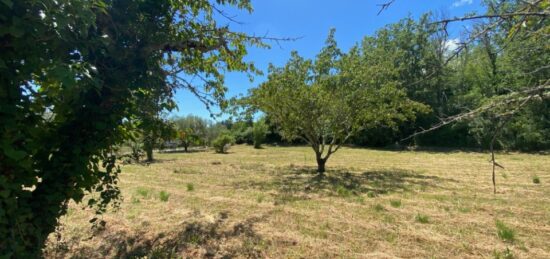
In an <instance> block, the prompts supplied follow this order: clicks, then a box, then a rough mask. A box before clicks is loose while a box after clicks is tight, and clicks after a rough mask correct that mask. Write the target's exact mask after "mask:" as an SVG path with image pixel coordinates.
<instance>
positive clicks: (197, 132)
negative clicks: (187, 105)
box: [173, 115, 208, 152]
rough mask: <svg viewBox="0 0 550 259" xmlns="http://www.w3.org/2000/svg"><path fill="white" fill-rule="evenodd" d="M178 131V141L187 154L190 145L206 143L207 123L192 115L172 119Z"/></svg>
mask: <svg viewBox="0 0 550 259" xmlns="http://www.w3.org/2000/svg"><path fill="white" fill-rule="evenodd" d="M173 122H174V124H175V125H176V128H177V131H178V140H179V141H180V143H181V145H182V146H183V148H184V149H185V152H187V149H188V148H189V147H190V146H192V145H200V144H204V143H205V142H206V138H207V127H208V121H206V120H204V119H202V118H200V117H198V116H193V115H188V116H186V117H183V118H175V119H173Z"/></svg>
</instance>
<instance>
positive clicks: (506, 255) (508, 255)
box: [493, 247, 516, 259]
mask: <svg viewBox="0 0 550 259" xmlns="http://www.w3.org/2000/svg"><path fill="white" fill-rule="evenodd" d="M493 258H495V259H514V258H516V257H515V256H514V254H513V253H512V250H510V248H508V247H506V249H505V250H504V251H502V252H499V251H497V250H494V251H493Z"/></svg>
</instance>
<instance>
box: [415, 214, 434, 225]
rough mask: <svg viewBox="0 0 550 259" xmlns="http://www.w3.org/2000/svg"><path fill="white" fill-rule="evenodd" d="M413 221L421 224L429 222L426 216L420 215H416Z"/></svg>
mask: <svg viewBox="0 0 550 259" xmlns="http://www.w3.org/2000/svg"><path fill="white" fill-rule="evenodd" d="M414 220H415V221H416V222H418V223H422V224H427V223H429V222H430V218H429V217H428V216H427V215H424V214H420V213H418V214H416V216H415V217H414Z"/></svg>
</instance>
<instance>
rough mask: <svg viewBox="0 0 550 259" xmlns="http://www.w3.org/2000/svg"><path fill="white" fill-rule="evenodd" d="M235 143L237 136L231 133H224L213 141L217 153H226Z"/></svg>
mask: <svg viewBox="0 0 550 259" xmlns="http://www.w3.org/2000/svg"><path fill="white" fill-rule="evenodd" d="M233 143H235V138H233V136H231V135H229V134H222V135H220V136H218V137H217V138H216V139H214V141H213V142H212V146H213V147H214V150H215V151H216V153H226V152H227V150H228V149H229V147H230V146H231V144H233Z"/></svg>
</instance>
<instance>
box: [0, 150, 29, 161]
mask: <svg viewBox="0 0 550 259" xmlns="http://www.w3.org/2000/svg"><path fill="white" fill-rule="evenodd" d="M4 154H6V156H7V157H9V158H11V159H13V160H15V161H19V160H21V159H23V158H25V156H27V153H26V152H25V151H21V150H15V149H13V148H11V147H9V148H7V149H6V148H5V149H4Z"/></svg>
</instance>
